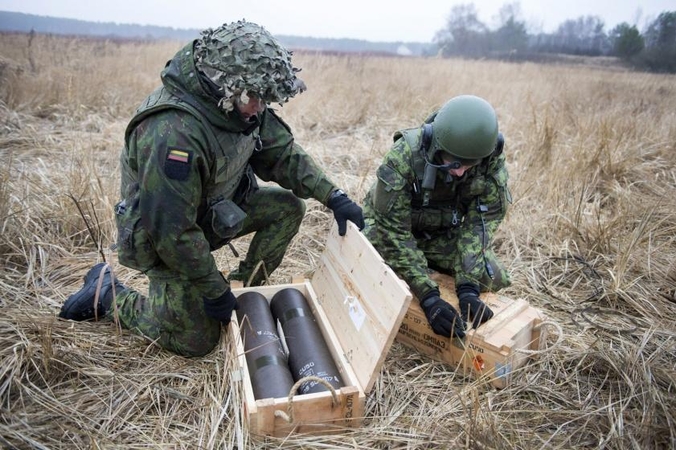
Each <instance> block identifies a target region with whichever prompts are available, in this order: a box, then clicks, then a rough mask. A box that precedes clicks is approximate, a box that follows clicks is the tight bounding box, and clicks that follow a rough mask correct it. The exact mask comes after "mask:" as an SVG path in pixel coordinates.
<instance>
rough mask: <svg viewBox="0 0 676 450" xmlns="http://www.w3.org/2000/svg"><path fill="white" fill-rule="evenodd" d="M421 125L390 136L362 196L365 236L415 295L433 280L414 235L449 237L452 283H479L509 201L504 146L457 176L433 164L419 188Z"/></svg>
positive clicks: (432, 282)
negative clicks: (428, 183)
mask: <svg viewBox="0 0 676 450" xmlns="http://www.w3.org/2000/svg"><path fill="white" fill-rule="evenodd" d="M421 135H422V128H417V129H416V128H414V129H408V130H403V131H400V132H398V133H397V134H395V143H394V145H393V146H392V148H391V149H390V151H389V152H388V153H387V154H386V155H385V157H384V160H383V162H382V164H381V165H380V167H379V168H378V170H377V179H376V181H375V183H374V184H373V186H372V187H371V189H370V191H369V192H368V193H367V195H366V198H365V200H364V216H365V218H366V222H367V230H366V234H367V236H368V237H369V239H370V240H371V242H372V243H373V244H374V246H375V247H376V248H377V249H378V251H379V252H380V253H381V255H382V256H383V258H384V260H385V262H386V263H387V264H389V265H390V266H391V267H392V269H393V270H394V271H395V272H396V273H397V274H398V275H399V276H400V277H402V278H403V279H404V281H406V282H407V283H408V285H409V286H410V287H411V290H412V291H413V293H414V294H415V295H416V296H417V297H418V298H421V297H422V296H424V294H426V293H427V292H429V291H430V290H432V289H434V288H437V287H438V286H437V284H436V283H435V282H434V281H432V280H431V279H430V278H429V275H428V273H429V270H428V261H427V259H426V257H425V254H424V253H423V251H422V250H421V249H419V246H418V241H419V240H420V239H426V238H427V239H429V238H435V239H437V238H441V239H446V238H448V239H449V241H450V242H453V244H452V245H453V247H454V249H455V251H454V252H452V254H449V255H448V258H452V261H453V262H452V264H450V265H451V266H452V267H453V271H454V272H455V278H456V283H457V284H460V283H464V282H471V283H474V284H477V285H478V284H479V280H480V279H481V277H482V275H483V273H484V270H485V265H484V261H483V258H482V256H483V254H482V253H483V250H484V249H485V248H487V247H488V246H489V245H490V243H491V241H492V239H493V235H494V233H495V231H496V230H497V228H498V226H499V224H500V223H501V222H502V220H503V218H504V217H505V214H506V211H507V206H508V204H509V203H510V201H511V198H510V195H509V191H508V189H507V179H508V173H507V169H506V167H505V157H504V155H503V154H502V152H499V154H494V155H492V156H490V157H489V158H486V159H485V160H484V161H483V162H482V163H481V164H479V165H478V166H475V167H473V168H472V169H470V170H469V171H468V172H466V173H465V175H463V177H461V178H460V179H454V178H453V177H451V176H450V175H448V174H446V173H445V172H441V171H439V170H436V171H435V172H436V179H435V180H434V188H433V189H431V190H429V192H427V195H426V194H425V192H424V191H425V190H424V189H423V187H422V179H423V174H424V167H425V161H424V159H423V157H422V155H421V154H420V152H419V149H420V142H421V138H422V136H421Z"/></svg>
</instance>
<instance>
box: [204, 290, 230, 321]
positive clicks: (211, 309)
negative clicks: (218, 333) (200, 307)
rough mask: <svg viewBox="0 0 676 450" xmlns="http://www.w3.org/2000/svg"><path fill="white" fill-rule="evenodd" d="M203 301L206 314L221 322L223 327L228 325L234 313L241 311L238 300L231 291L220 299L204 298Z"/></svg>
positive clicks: (226, 292)
mask: <svg viewBox="0 0 676 450" xmlns="http://www.w3.org/2000/svg"><path fill="white" fill-rule="evenodd" d="M202 300H203V301H204V312H205V313H206V314H207V316H209V317H211V318H212V319H215V320H218V321H220V322H221V323H222V324H223V325H228V324H229V323H230V316H231V315H232V311H233V310H235V309H239V305H238V304H237V299H236V298H235V296H234V295H233V293H232V291H231V290H230V289H228V290H227V291H225V292H224V293H223V295H221V296H220V297H218V298H206V297H203V299H202Z"/></svg>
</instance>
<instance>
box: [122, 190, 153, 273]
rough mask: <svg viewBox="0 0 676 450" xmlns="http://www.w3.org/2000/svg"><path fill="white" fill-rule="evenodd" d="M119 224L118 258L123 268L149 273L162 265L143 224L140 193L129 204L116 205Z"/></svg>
mask: <svg viewBox="0 0 676 450" xmlns="http://www.w3.org/2000/svg"><path fill="white" fill-rule="evenodd" d="M115 222H116V224H117V258H118V260H119V262H120V264H122V265H123V266H126V267H130V268H132V269H136V270H140V271H141V272H147V271H148V270H150V269H152V268H153V267H155V266H157V265H159V264H160V262H161V260H160V257H159V255H158V254H157V252H156V251H155V246H154V245H153V243H152V240H151V239H150V235H149V234H148V232H147V231H146V229H145V227H144V226H143V224H142V223H141V212H140V210H139V198H138V191H137V193H136V195H135V196H134V197H133V198H132V199H130V201H129V202H127V199H124V200H122V201H121V202H119V203H118V204H117V205H115Z"/></svg>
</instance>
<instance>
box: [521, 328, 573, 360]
mask: <svg viewBox="0 0 676 450" xmlns="http://www.w3.org/2000/svg"><path fill="white" fill-rule="evenodd" d="M545 325H551V326H552V327H553V328H555V329H556V333H557V335H558V338H557V339H556V342H554V343H553V344H552V345H551V346H550V347H549V348H544V349H542V350H526V349H521V348H517V349H514V353H523V354H525V355H540V354H542V353H547V352H550V351H552V350H554V348H555V347H556V346H558V345H559V344H560V343H561V341H563V328H561V325H559V324H558V323H556V322H552V321H551V320H545V321H544V322H541V323H539V324H538V325H535V326H534V327H533V329H534V330H539V329H540V328H542V327H544V326H545Z"/></svg>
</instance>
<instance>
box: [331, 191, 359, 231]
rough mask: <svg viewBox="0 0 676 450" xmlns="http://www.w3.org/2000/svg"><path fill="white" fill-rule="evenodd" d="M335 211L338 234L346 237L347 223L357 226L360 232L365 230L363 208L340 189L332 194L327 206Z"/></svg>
mask: <svg viewBox="0 0 676 450" xmlns="http://www.w3.org/2000/svg"><path fill="white" fill-rule="evenodd" d="M326 206H328V207H329V209H331V210H332V211H333V217H335V218H336V222H338V234H339V235H341V236H345V232H346V231H347V221H348V220H350V221H351V222H352V223H354V224H355V225H357V226H358V227H359V229H360V230H363V229H364V214H363V213H362V211H361V207H360V206H359V205H357V204H356V203H355V202H353V201H352V200H350V199H349V198H348V197H347V194H346V193H345V192H343V191H341V190H340V189H338V190H337V191H335V192H334V193H333V194H331V197H330V198H329V202H328V204H327V205H326Z"/></svg>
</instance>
